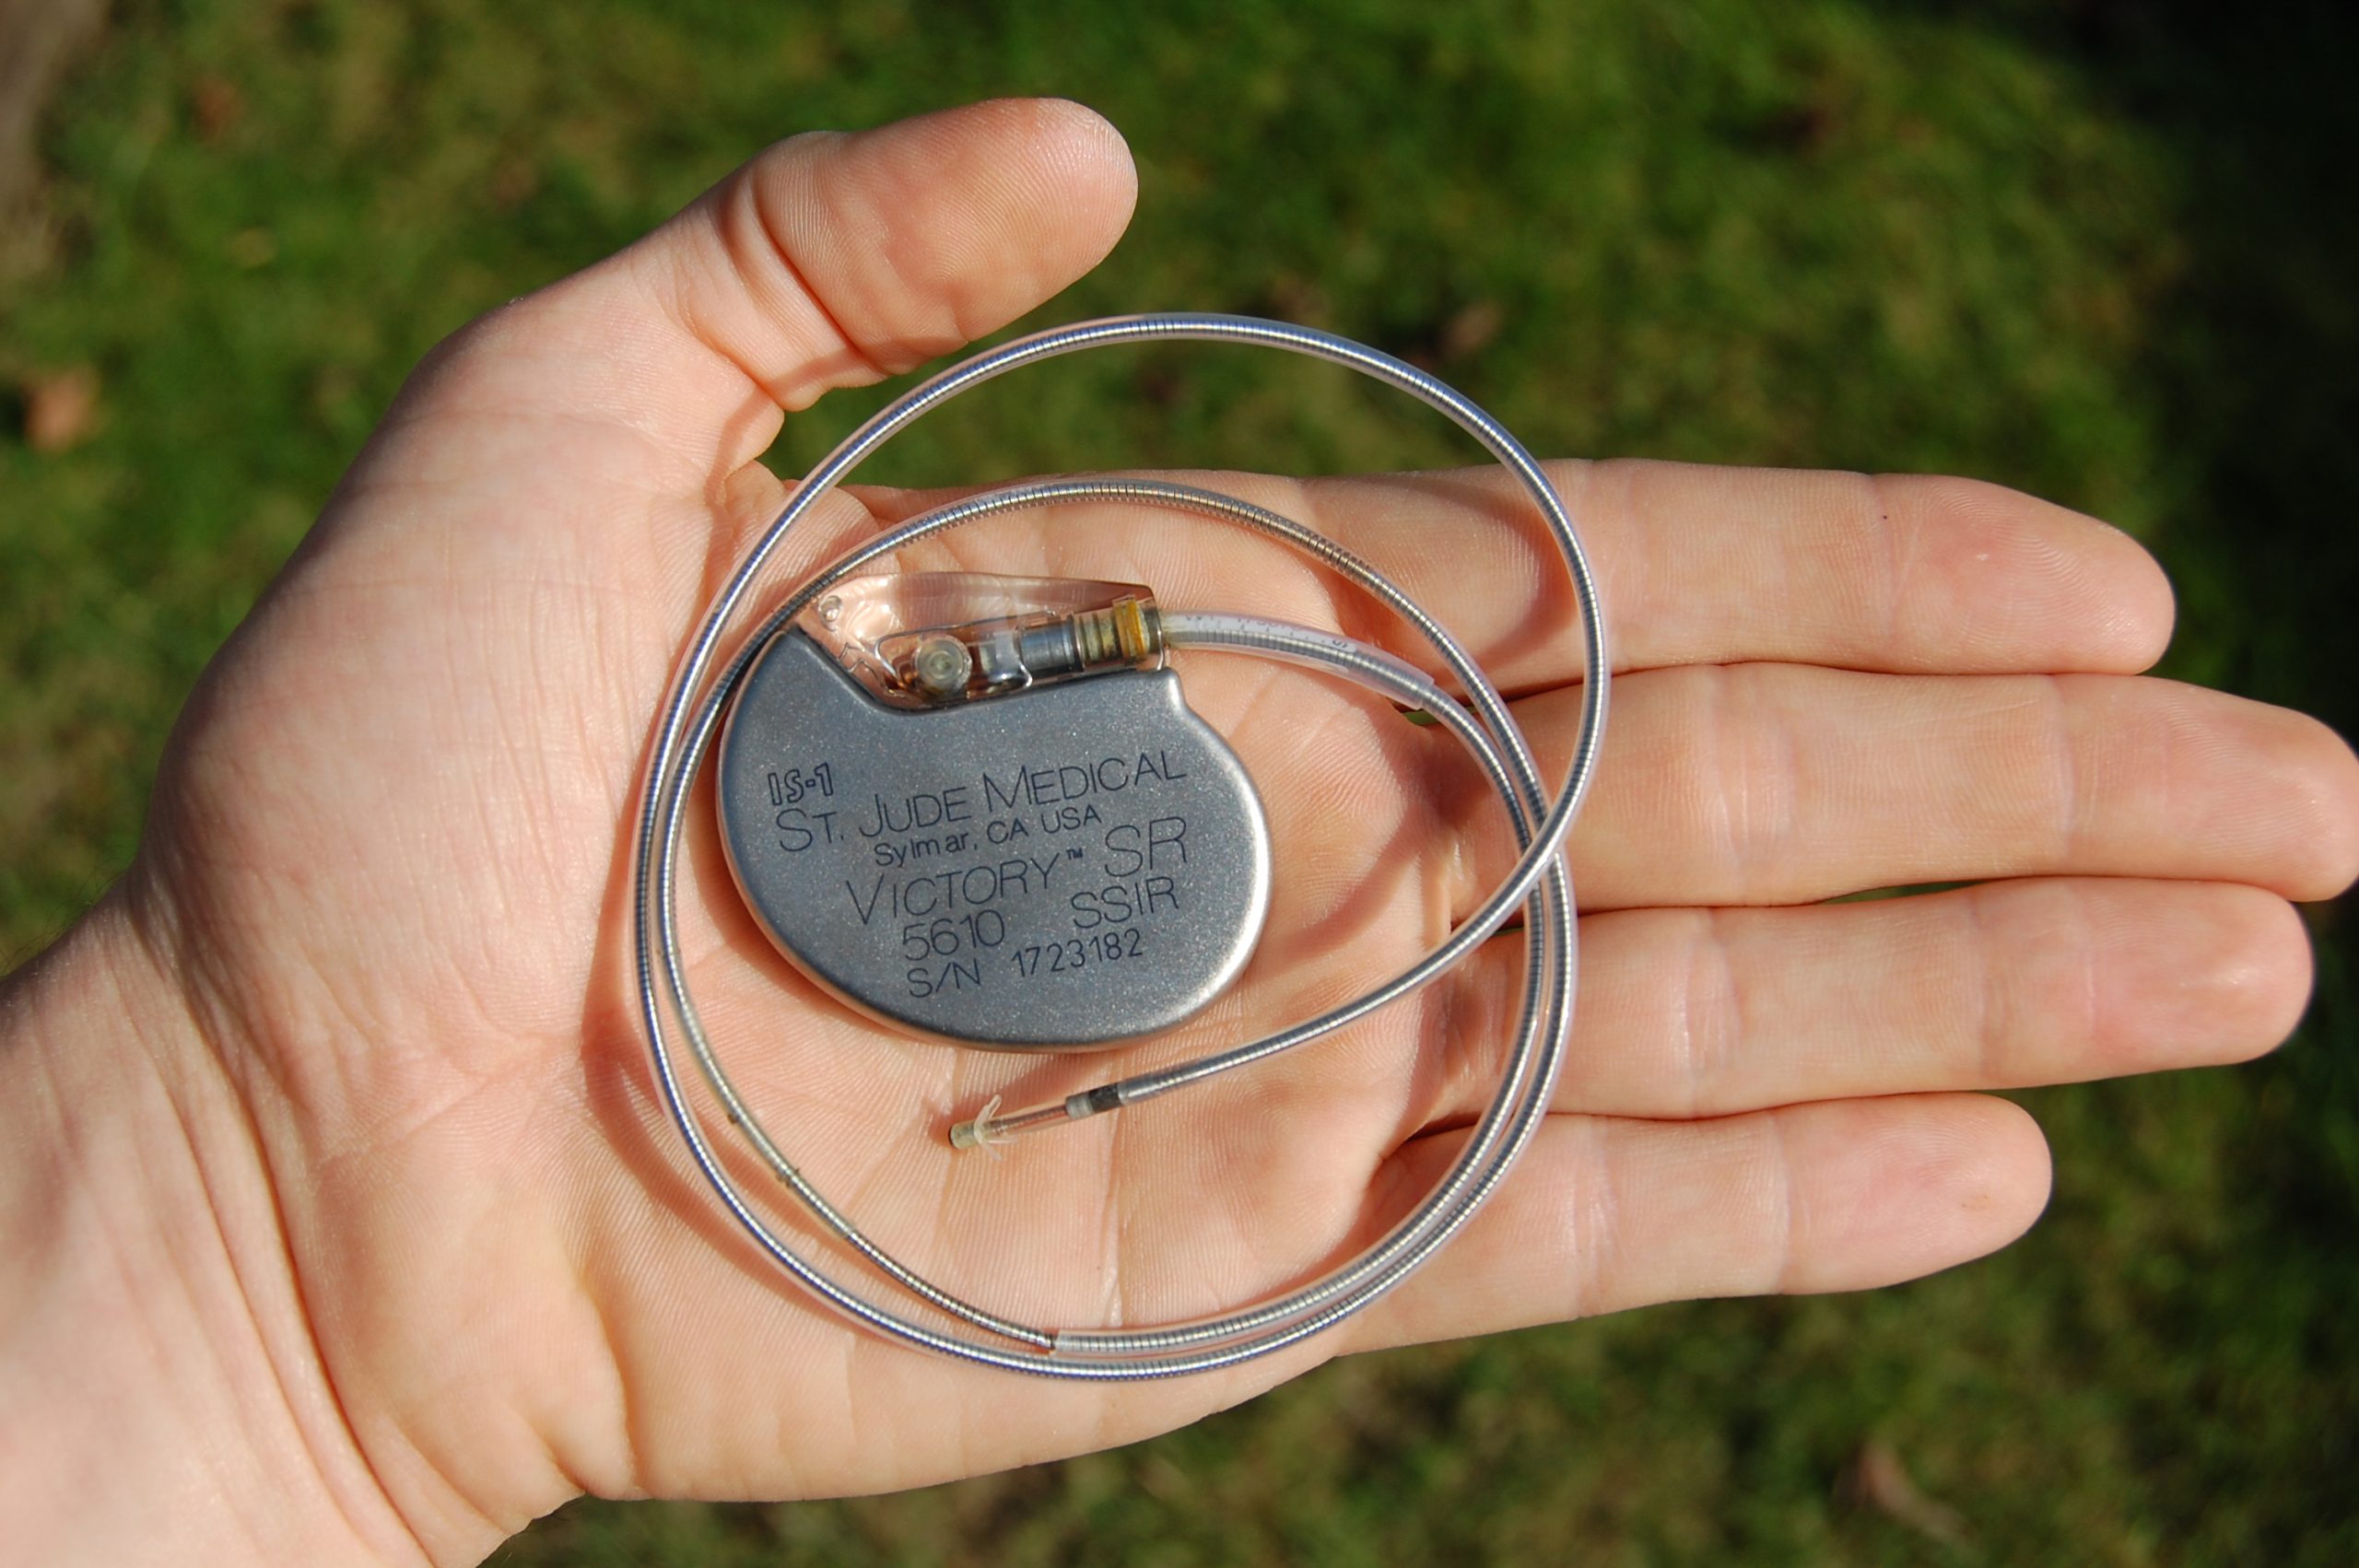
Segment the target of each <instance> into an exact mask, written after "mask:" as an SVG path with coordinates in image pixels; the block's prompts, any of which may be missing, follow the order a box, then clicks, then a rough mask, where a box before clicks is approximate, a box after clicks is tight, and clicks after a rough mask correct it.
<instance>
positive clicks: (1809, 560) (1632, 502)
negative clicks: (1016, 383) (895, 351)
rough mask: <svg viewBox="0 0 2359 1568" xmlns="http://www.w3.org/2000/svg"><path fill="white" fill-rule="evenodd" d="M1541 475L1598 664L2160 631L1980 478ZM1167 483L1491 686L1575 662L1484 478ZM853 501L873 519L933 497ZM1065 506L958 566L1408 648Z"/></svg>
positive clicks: (1997, 661) (2137, 557) (2059, 645)
mask: <svg viewBox="0 0 2359 1568" xmlns="http://www.w3.org/2000/svg"><path fill="white" fill-rule="evenodd" d="M1544 466H1545V468H1546V469H1547V471H1548V474H1549V478H1550V480H1551V481H1552V482H1553V483H1554V484H1555V486H1556V488H1557V490H1558V491H1559V493H1560V494H1562V495H1563V497H1564V498H1565V501H1566V504H1567V507H1568V508H1569V509H1571V511H1572V514H1573V518H1574V521H1575V522H1576V523H1577V524H1578V526H1579V529H1580V531H1581V533H1582V537H1583V539H1584V541H1585V543H1586V544H1587V545H1588V547H1589V551H1590V556H1591V559H1592V561H1593V562H1594V564H1595V567H1596V569H1597V574H1598V578H1599V585H1600V590H1601V592H1602V598H1603V602H1604V604H1605V608H1606V614H1607V617H1608V622H1609V624H1608V626H1607V631H1608V634H1609V641H1610V643H1611V646H1612V648H1613V649H1614V666H1615V668H1616V669H1619V670H1628V669H1647V668H1655V667H1661V666H1666V665H1678V664H1717V663H1735V662H1751V661H1779V662H1790V663H1807V664H1825V665H1832V666H1836V667H1839V668H1846V669H1855V670H1874V671H1889V672H1895V673H1989V674H1996V673H2022V672H2067V671H2084V672H2090V673H2135V672H2137V671H2140V670H2143V669H2145V668H2147V667H2148V666H2149V665H2151V664H2152V663H2153V662H2154V661H2155V659H2157V658H2158V657H2160V656H2161V653H2162V650H2163V648H2164V646H2165V644H2166V643H2167V642H2168V641H2169V639H2170V628H2171V620H2172V601H2171V591H2170V585H2169V583H2168V581H2167V580H2166V579H2165V578H2164V576H2163V573H2162V570H2161V568H2159V567H2157V566H2156V565H2155V564H2154V559H2153V557H2151V556H2148V555H2147V554H2146V552H2145V551H2144V550H2143V549H2142V548H2141V547H2140V546H2139V545H2138V544H2137V543H2136V541H2134V540H2132V539H2131V538H2130V536H2129V535H2128V534H2126V533H2123V532H2121V531H2119V530H2118V529H2116V528H2113V527H2110V526H2109V525H2107V524H2106V523H2103V522H2099V521H2096V520H2095V519H2094V518H2090V517H2085V516H2083V515H2082V514H2081V513H2079V512H2075V511H2072V510H2070V509H2067V508H2064V507H2060V506H2057V505H2054V504H2053V503H2051V502H2048V501H2043V500H2040V499H2038V498H2037V497H2032V496H2026V495H2024V494H2022V493H2021V492H2018V491H2014V490H2009V489H2007V488H2005V487H2003V486H1997V485H1990V484H1986V483H1983V482H1980V481H1978V480H1971V479H1954V478H1944V477H1939V476H1934V475H1919V474H1883V475H1871V474H1841V473H1829V472H1819V471H1810V470H1785V469H1763V468H1716V467H1709V466H1705V465H1701V464H1693V463H1676V462H1648V461H1637V460H1614V461H1608V462H1572V461H1560V462H1550V463H1547V464H1545V465H1544ZM1169 477H1174V478H1177V479H1180V480H1181V481H1183V482H1186V483H1191V484H1197V485H1201V486H1205V487H1207V488H1211V489H1215V490H1225V491H1226V492H1228V493H1229V494H1232V495H1235V496H1238V497H1241V498H1243V499H1246V500H1249V501H1253V502H1255V503H1257V504H1259V505H1262V506H1265V507H1268V508H1269V509H1272V510H1274V511H1278V512H1281V513H1284V514H1285V515H1286V516H1288V517H1292V518H1296V519H1297V520H1299V521H1303V522H1306V523H1309V525H1311V526H1312V527H1314V528H1317V529H1318V530H1320V532H1323V533H1326V534H1327V535H1329V536H1330V537H1332V538H1333V539H1335V540H1336V541H1337V542H1338V543H1340V544H1344V545H1345V546H1346V547H1348V548H1349V549H1351V550H1353V551H1354V552H1356V554H1358V555H1360V556H1364V557H1365V558H1367V560H1369V561H1370V562H1372V563H1373V564H1374V565H1375V566H1376V567H1377V568H1378V569H1379V570H1380V571H1382V572H1384V573H1385V574H1386V575H1387V576H1389V577H1391V579H1392V580H1393V581H1394V582H1396V583H1398V584H1399V585H1400V586H1401V588H1402V590H1403V591H1406V592H1407V593H1408V594H1409V595H1410V596H1411V597H1412V598H1414V599H1416V600H1417V601H1419V602H1420V603H1423V604H1424V605H1425V606H1426V608H1427V609H1429V610H1431V611H1432V612H1434V614H1437V615H1438V616H1439V617H1440V619H1441V621H1442V622H1443V624H1444V625H1446V626H1449V628H1450V629H1451V630H1452V631H1453V632H1454V633H1456V634H1457V635H1458V636H1459V637H1460V638H1462V639H1463V640H1464V641H1465V642H1466V644H1467V646H1468V648H1469V649H1470V650H1471V651H1472V652H1473V654H1474V655H1475V657H1476V658H1477V659H1478V660H1479V661H1481V662H1482V663H1483V664H1484V665H1485V667H1486V668H1487V669H1489V671H1490V672H1491V674H1492V678H1493V679H1494V680H1496V682H1497V683H1498V684H1499V685H1500V686H1501V687H1502V688H1503V689H1506V690H1508V691H1511V692H1525V691H1532V690H1538V689H1542V688H1545V687H1548V686H1554V685H1562V684H1563V683H1565V682H1567V681H1569V680H1573V679H1577V678H1578V677H1579V673H1580V665H1579V644H1578V642H1577V641H1576V640H1575V638H1573V636H1572V631H1573V626H1574V611H1573V605H1572V597H1571V588H1570V584H1569V582H1568V581H1567V579H1566V575H1565V570H1564V568H1563V566H1562V565H1561V564H1559V563H1558V561H1557V560H1556V558H1555V550H1554V548H1553V546H1552V545H1551V544H1550V543H1549V540H1548V537H1547V534H1546V532H1545V530H1544V529H1543V527H1542V525H1541V523H1540V520H1539V519H1538V518H1537V517H1536V516H1535V515H1533V513H1532V507H1531V504H1530V502H1529V501H1528V500H1526V499H1525V497H1523V494H1522V492H1521V490H1520V488H1519V487H1518V486H1516V484H1515V483H1514V481H1513V480H1512V479H1510V478H1509V477H1508V475H1507V474H1505V473H1503V472H1501V471H1498V470H1496V469H1466V470H1459V471H1452V472H1447V473H1432V474H1385V475H1374V476H1354V477H1348V478H1318V479H1285V478H1275V477H1272V476H1268V475H1262V474H1178V475H1170V476H1169ZM861 494H862V499H863V501H864V502H865V503H866V504H867V505H868V506H869V507H870V509H871V510H873V511H874V512H875V513H876V514H877V515H878V516H879V517H880V518H881V519H885V520H886V521H900V520H902V519H905V518H907V517H910V516H913V515H915V514H916V513H917V512H918V511H920V510H922V509H925V508H927V507H929V506H932V505H935V504H938V503H939V502H941V501H942V500H944V499H945V498H946V493H944V492H919V491H884V490H864V491H863V492H862V493H861ZM1069 510H1077V511H1082V512H1085V513H1095V514H1097V515H1096V516H1095V517H1087V518H1081V519H1071V520H1052V519H1050V518H1049V517H1047V516H1046V515H1045V514H1032V515H1031V516H1030V517H1029V518H1027V519H1026V520H1023V521H1019V522H1017V523H1015V524H1014V525H1013V526H1014V529H1015V532H1014V535H1013V536H1012V537H1011V535H1010V534H1009V533H1007V532H996V531H995V532H994V533H993V535H992V544H991V545H990V547H989V549H988V550H987V551H981V552H976V553H973V554H972V556H971V559H972V562H973V564H974V565H975V567H976V568H979V569H997V570H1003V571H1006V570H1027V569H1037V570H1042V571H1057V572H1070V573H1073V574H1075V575H1088V576H1095V577H1104V578H1114V579H1123V580H1138V581H1145V582H1149V583H1151V584H1153V585H1154V586H1155V587H1156V590H1157V591H1158V592H1159V593H1160V594H1162V595H1163V596H1164V597H1165V598H1166V599H1167V600H1168V601H1169V602H1171V603H1185V604H1190V605H1194V604H1198V603H1202V604H1204V605H1212V606H1218V607H1221V608H1229V609H1250V610H1253V611H1256V612H1258V613H1262V614H1278V615H1284V616H1287V617H1289V618H1292V619H1297V620H1307V621H1312V622H1316V623H1319V624H1323V625H1327V626H1335V627H1337V628H1339V629H1343V630H1346V631H1349V632H1351V633H1352V634H1353V635H1355V636H1357V637H1362V638H1367V639H1369V640H1373V641H1377V642H1379V643H1382V644H1384V645H1386V646H1389V647H1391V648H1393V649H1396V650H1397V651H1400V652H1402V654H1404V655H1406V656H1408V657H1410V658H1413V659H1420V660H1422V658H1423V656H1424V655H1425V652H1426V650H1425V649H1423V648H1422V647H1421V646H1419V645H1417V643H1416V641H1415V638H1414V634H1411V633H1408V632H1407V631H1406V629H1405V628H1402V627H1399V626H1393V625H1391V621H1390V617H1389V616H1385V615H1383V614H1380V613H1378V612H1376V611H1375V610H1373V609H1372V608H1371V607H1370V606H1369V605H1368V604H1367V603H1366V601H1365V600H1364V599H1363V598H1362V597H1361V596H1360V595H1358V594H1357V593H1356V591H1353V590H1350V589H1348V588H1346V587H1344V586H1342V585H1340V584H1338V583H1337V582H1336V581H1335V579H1332V577H1331V576H1330V575H1328V574H1326V573H1325V572H1323V571H1321V570H1320V568H1315V567H1313V566H1311V565H1309V563H1307V562H1305V561H1303V560H1301V559H1300V558H1299V557H1297V556H1295V555H1294V554H1293V553H1292V552H1290V551H1286V550H1284V549H1283V548H1281V547H1279V546H1277V545H1275V544H1271V543H1269V542H1267V541H1263V540H1260V539H1257V538H1255V537H1253V536H1251V535H1250V534H1246V533H1243V532H1238V531H1234V530H1221V529H1213V530H1206V531H1203V532H1194V533H1191V534H1190V535H1181V534H1179V533H1177V532H1173V531H1172V530H1171V529H1168V528H1165V527H1161V526H1157V525H1154V524H1149V523H1143V522H1142V521H1139V520H1140V518H1141V517H1142V515H1147V514H1141V513H1140V512H1139V511H1138V509H1136V508H1135V507H1131V506H1117V505H1116V504H1114V503H1108V504H1106V505H1105V506H1103V507H1099V506H1097V505H1095V504H1090V505H1084V506H1080V507H1076V508H1072V509H1069ZM1117 512H1121V513H1126V514H1128V517H1129V521H1127V522H1126V523H1125V525H1124V526H1121V527H1106V526H1097V527H1092V526H1086V524H1087V523H1089V522H1099V523H1103V522H1106V521H1111V519H1112V518H1113V516H1114V515H1115V514H1116V513H1117ZM1178 526H1180V527H1186V528H1189V529H1191V530H1194V529H1195V528H1196V526H1197V525H1195V524H1192V523H1182V524H1179V525H1178ZM921 548H922V549H923V550H925V551H927V552H928V553H929V554H932V553H934V552H939V554H940V556H944V557H947V558H949V559H951V560H954V561H957V562H959V563H961V564H965V563H967V562H968V559H969V554H970V551H972V550H973V546H971V545H969V544H967V543H965V542H962V541H961V539H960V538H959V536H958V535H957V534H956V533H953V534H951V535H948V536H945V538H944V539H943V540H941V541H939V542H936V543H930V544H928V545H926V546H922V547H921ZM912 556H913V559H914V557H915V556H916V552H913V553H912ZM1017 562H1021V563H1022V564H1015V563H1017ZM991 563H996V565H992V564H991ZM1240 590H1242V591H1243V595H1244V596H1243V597H1242V598H1240V597H1239V595H1240Z"/></svg>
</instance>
